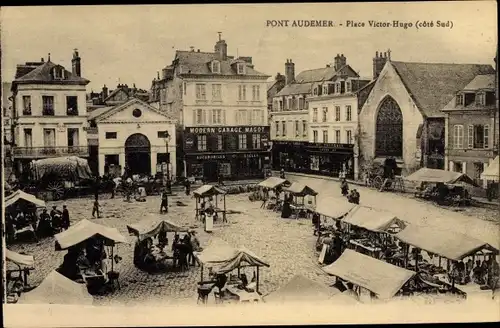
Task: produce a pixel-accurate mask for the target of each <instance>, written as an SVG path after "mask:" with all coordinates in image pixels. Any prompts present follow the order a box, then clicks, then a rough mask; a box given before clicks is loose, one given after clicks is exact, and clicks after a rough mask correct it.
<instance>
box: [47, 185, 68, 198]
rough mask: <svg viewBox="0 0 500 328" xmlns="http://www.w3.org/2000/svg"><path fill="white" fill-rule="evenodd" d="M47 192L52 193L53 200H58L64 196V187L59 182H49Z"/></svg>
mask: <svg viewBox="0 0 500 328" xmlns="http://www.w3.org/2000/svg"><path fill="white" fill-rule="evenodd" d="M47 191H50V192H52V194H53V195H54V198H55V199H54V200H59V199H61V198H62V197H63V196H64V186H63V184H62V182H60V181H51V182H49V185H48V186H47Z"/></svg>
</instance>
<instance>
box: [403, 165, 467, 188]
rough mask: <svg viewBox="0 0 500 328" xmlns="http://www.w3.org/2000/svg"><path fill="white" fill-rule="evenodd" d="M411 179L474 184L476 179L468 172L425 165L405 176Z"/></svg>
mask: <svg viewBox="0 0 500 328" xmlns="http://www.w3.org/2000/svg"><path fill="white" fill-rule="evenodd" d="M405 179H406V180H409V181H417V182H433V183H439V182H441V183H455V182H459V181H464V182H469V183H471V184H474V181H473V180H472V179H471V178H470V177H469V176H467V174H464V173H460V172H453V171H445V170H438V169H429V168H426V167H423V168H421V169H419V170H418V171H416V172H413V173H412V174H410V175H409V176H407V177H406V178H405Z"/></svg>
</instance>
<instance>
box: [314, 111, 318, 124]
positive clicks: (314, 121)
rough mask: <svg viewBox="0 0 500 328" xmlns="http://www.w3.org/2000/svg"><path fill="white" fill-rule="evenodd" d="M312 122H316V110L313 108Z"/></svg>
mask: <svg viewBox="0 0 500 328" xmlns="http://www.w3.org/2000/svg"><path fill="white" fill-rule="evenodd" d="M313 122H318V109H317V108H313Z"/></svg>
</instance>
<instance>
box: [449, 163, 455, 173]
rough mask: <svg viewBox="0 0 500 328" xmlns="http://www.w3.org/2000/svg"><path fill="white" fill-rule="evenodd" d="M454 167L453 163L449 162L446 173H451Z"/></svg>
mask: <svg viewBox="0 0 500 328" xmlns="http://www.w3.org/2000/svg"><path fill="white" fill-rule="evenodd" d="M454 165H455V163H453V161H450V162H449V163H448V171H453V166H454Z"/></svg>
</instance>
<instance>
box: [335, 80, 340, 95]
mask: <svg viewBox="0 0 500 328" xmlns="http://www.w3.org/2000/svg"><path fill="white" fill-rule="evenodd" d="M335 93H340V83H338V82H337V83H335Z"/></svg>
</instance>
